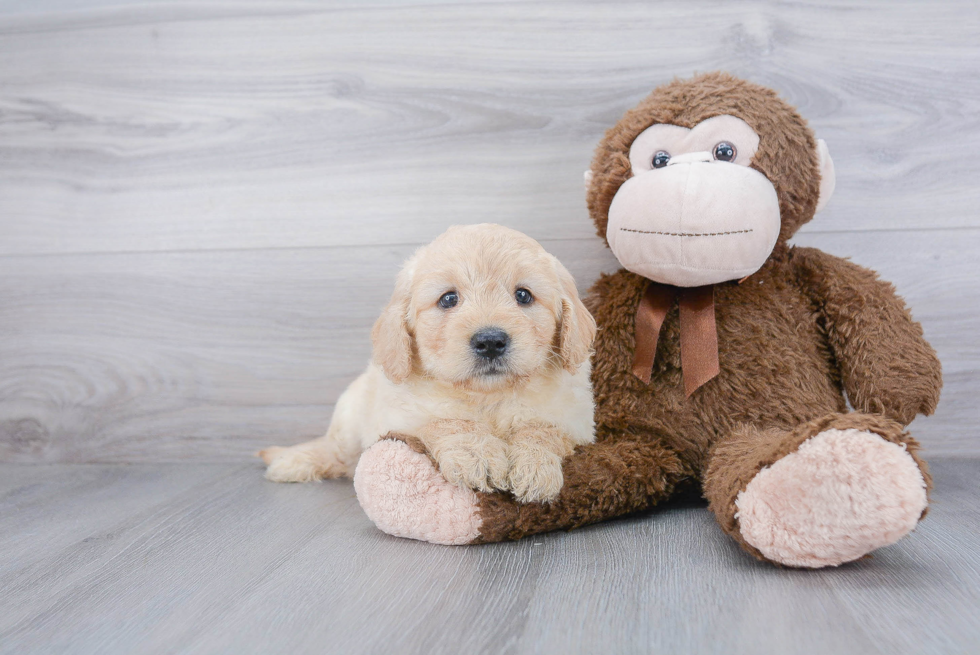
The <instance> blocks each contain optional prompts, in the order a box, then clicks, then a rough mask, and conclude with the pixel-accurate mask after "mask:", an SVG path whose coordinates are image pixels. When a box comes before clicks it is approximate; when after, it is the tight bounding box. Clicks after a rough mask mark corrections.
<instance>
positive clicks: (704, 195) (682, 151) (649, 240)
mask: <svg viewBox="0 0 980 655" xmlns="http://www.w3.org/2000/svg"><path fill="white" fill-rule="evenodd" d="M758 148H759V135H758V134H756V133H755V131H754V130H753V129H752V128H751V127H750V126H749V125H748V123H746V122H745V121H743V120H742V119H740V118H737V117H735V116H728V115H724V116H715V117H713V118H709V119H708V120H705V121H702V122H701V123H699V124H697V125H696V126H695V127H694V128H692V129H689V128H686V127H680V126H677V125H668V124H657V125H653V126H651V127H649V128H647V129H646V130H644V131H643V132H642V133H641V134H640V135H639V136H637V137H636V139H635V140H634V141H633V144H632V146H631V147H630V150H629V163H630V168H631V172H632V177H630V178H629V179H628V180H626V182H625V183H623V185H622V186H621V187H619V190H618V191H617V192H616V195H615V196H614V197H613V200H612V204H611V205H610V207H609V222H608V224H607V226H606V240H607V241H608V242H609V247H610V248H611V249H612V251H613V253H614V254H615V255H616V257H617V259H619V261H620V263H622V265H623V266H624V267H626V268H627V269H629V270H631V271H633V272H634V273H638V274H640V275H642V276H644V277H646V278H649V279H651V280H655V281H657V282H662V283H664V284H672V285H676V286H681V287H694V286H701V285H705V284H715V283H718V282H724V281H726V280H735V279H739V278H742V277H745V276H747V275H751V274H752V273H754V272H755V271H757V270H759V268H761V267H762V265H763V264H764V263H765V261H766V259H768V257H769V254H770V253H771V252H772V249H773V247H774V246H775V245H776V241H777V239H778V237H779V231H780V214H779V198H778V197H777V194H776V189H775V187H774V186H773V185H772V183H771V182H770V181H769V179H768V178H767V177H766V176H765V175H763V174H762V173H760V172H759V171H758V170H755V169H753V168H750V167H749V164H750V163H751V162H752V158H753V157H754V156H755V153H756V151H757V150H758Z"/></svg>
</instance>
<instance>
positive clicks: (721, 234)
mask: <svg viewBox="0 0 980 655" xmlns="http://www.w3.org/2000/svg"><path fill="white" fill-rule="evenodd" d="M619 230H620V232H635V233H636V234H656V235H659V236H663V237H724V236H728V235H729V234H748V233H749V232H754V230H753V229H752V228H749V229H747V230H730V231H728V232H659V231H656V230H632V229H630V228H628V227H621V228H619Z"/></svg>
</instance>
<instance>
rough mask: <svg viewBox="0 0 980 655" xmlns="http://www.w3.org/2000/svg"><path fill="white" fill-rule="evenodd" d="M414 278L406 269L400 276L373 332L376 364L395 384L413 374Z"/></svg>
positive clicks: (372, 338)
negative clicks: (410, 320)
mask: <svg viewBox="0 0 980 655" xmlns="http://www.w3.org/2000/svg"><path fill="white" fill-rule="evenodd" d="M410 278H411V276H410V275H409V272H408V271H407V270H405V269H403V270H402V271H401V272H400V273H399V274H398V279H397V280H396V281H395V292H394V293H393V294H392V295H391V300H389V301H388V306H387V307H385V308H384V311H383V312H381V316H379V317H378V320H377V321H375V323H374V329H373V330H371V341H372V343H373V344H374V351H373V353H372V357H371V358H372V361H373V362H374V363H375V364H377V365H378V366H380V367H381V370H382V371H384V374H385V376H386V377H387V378H388V379H389V380H391V381H392V382H394V383H395V384H399V383H401V382H404V381H405V379H406V378H408V376H409V374H410V373H411V372H412V335H411V334H409V332H408V302H409V298H410V296H411V294H410V292H409V288H410V286H411V284H410Z"/></svg>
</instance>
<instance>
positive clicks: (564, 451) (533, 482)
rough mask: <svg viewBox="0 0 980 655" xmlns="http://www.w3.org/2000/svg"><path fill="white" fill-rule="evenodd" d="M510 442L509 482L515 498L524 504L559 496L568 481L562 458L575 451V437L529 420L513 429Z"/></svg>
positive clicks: (548, 500)
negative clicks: (564, 473)
mask: <svg viewBox="0 0 980 655" xmlns="http://www.w3.org/2000/svg"><path fill="white" fill-rule="evenodd" d="M509 441H510V472H509V474H508V482H509V486H510V489H511V491H513V492H514V497H515V498H517V500H518V501H520V502H522V503H533V502H550V501H552V500H554V499H555V498H557V497H558V493H559V492H560V491H561V488H562V486H563V485H564V482H565V480H564V477H563V475H562V471H561V465H562V461H563V460H564V459H565V458H566V457H568V456H569V455H571V454H572V451H573V450H575V444H574V443H573V442H572V440H571V438H570V437H569V436H568V435H567V434H565V433H564V432H562V431H561V430H559V429H558V428H556V427H554V426H550V425H545V424H536V423H527V424H524V425H521V426H519V427H517V428H516V429H515V430H514V431H513V432H511V434H510V438H509Z"/></svg>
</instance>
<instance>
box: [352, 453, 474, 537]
mask: <svg viewBox="0 0 980 655" xmlns="http://www.w3.org/2000/svg"><path fill="white" fill-rule="evenodd" d="M354 490H355V491H356V492H357V500H358V502H360V504H361V508H362V509H364V513H365V514H367V516H368V518H370V519H371V521H373V522H374V524H375V525H376V526H378V528H379V529H380V530H381V531H383V532H387V533H388V534H390V535H394V536H396V537H406V538H409V539H418V540H420V541H429V542H432V543H436V544H446V545H461V544H468V543H470V542H472V541H473V540H475V539H476V538H477V537H478V536H480V525H481V524H482V520H481V519H480V513H479V504H478V502H477V497H476V494H474V493H473V492H472V491H470V490H469V489H463V488H461V487H459V486H456V485H453V484H450V483H449V482H447V481H446V479H445V478H444V477H443V476H442V475H440V474H439V471H438V470H436V468H435V466H434V465H433V464H432V462H431V461H430V460H429V458H428V457H426V456H425V455H422V454H420V453H417V452H415V451H413V450H412V449H411V448H409V447H408V446H407V445H406V444H405V443H404V442H401V441H394V440H390V439H386V440H383V441H380V442H378V443H376V444H375V445H373V446H371V447H370V448H368V449H367V451H365V453H364V454H363V455H362V456H361V459H360V461H359V462H358V464H357V470H356V471H355V473H354Z"/></svg>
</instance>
